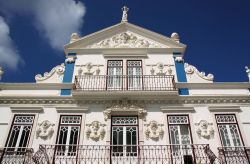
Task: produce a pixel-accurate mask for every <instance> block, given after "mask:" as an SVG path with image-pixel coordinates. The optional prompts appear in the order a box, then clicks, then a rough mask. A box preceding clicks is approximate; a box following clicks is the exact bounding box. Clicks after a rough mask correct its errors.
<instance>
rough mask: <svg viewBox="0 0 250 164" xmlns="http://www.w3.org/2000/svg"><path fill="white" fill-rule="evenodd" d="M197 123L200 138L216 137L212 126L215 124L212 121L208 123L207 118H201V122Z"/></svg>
mask: <svg viewBox="0 0 250 164" xmlns="http://www.w3.org/2000/svg"><path fill="white" fill-rule="evenodd" d="M195 125H196V126H198V128H197V129H196V133H197V134H198V137H199V138H201V137H202V138H205V139H210V138H214V129H213V127H211V126H212V125H213V124H212V123H208V122H207V121H206V120H200V122H199V123H196V124H195Z"/></svg>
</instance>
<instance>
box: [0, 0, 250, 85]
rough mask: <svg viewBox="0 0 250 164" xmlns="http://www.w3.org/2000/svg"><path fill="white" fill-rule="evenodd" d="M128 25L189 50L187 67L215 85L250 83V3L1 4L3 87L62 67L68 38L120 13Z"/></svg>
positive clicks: (23, 0) (17, 0)
mask: <svg viewBox="0 0 250 164" xmlns="http://www.w3.org/2000/svg"><path fill="white" fill-rule="evenodd" d="M123 5H127V6H128V7H129V9H130V10H129V13H128V20H129V22H130V23H133V24H136V25H138V26H141V27H144V28H147V29H149V30H152V31H154V32H157V33H160V34H163V35H166V36H170V35H171V33H172V32H177V33H179V35H180V39H181V42H182V43H184V44H186V45H187V50H186V54H185V62H187V63H189V64H192V65H194V66H196V67H197V68H198V70H200V71H205V72H206V74H207V73H212V74H214V76H215V81H218V82H224V81H225V82H236V81H248V78H247V75H246V73H245V69H244V67H245V66H246V65H248V66H250V53H249V47H250V46H249V44H250V1H249V0H238V1H233V0H232V1H228V0H219V1H218V0H207V1H201V0H188V1H187V0H174V1H168V0H154V1H152V0H146V1H139V0H137V1H135V0H105V1H103V0H101V1H89V0H88V1H87V0H82V1H73V0H8V1H6V0H0V65H1V66H3V67H4V70H5V74H4V76H3V79H2V81H3V82H35V80H34V77H35V75H36V74H43V73H44V72H48V71H50V70H51V69H52V68H53V67H54V66H56V65H59V64H60V63H63V62H64V59H65V57H64V52H63V45H64V44H65V43H67V42H68V41H69V37H70V34H71V33H73V32H78V33H80V35H81V36H84V35H87V34H90V33H93V32H96V31H98V30H101V29H103V28H106V27H109V26H112V25H114V24H117V23H119V22H120V20H121V15H122V12H121V7H122V6H123Z"/></svg>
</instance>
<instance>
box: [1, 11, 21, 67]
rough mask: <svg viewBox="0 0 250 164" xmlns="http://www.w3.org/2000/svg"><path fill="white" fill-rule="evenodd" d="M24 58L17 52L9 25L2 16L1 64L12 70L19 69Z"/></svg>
mask: <svg viewBox="0 0 250 164" xmlns="http://www.w3.org/2000/svg"><path fill="white" fill-rule="evenodd" d="M22 62H23V61H22V59H21V57H20V55H19V54H18V52H17V49H16V47H15V46H14V43H13V41H12V39H11V38H10V29H9V26H8V25H7V24H6V22H5V21H4V19H3V17H1V16H0V66H4V67H8V68H10V69H12V70H15V69H17V66H18V64H20V63H22Z"/></svg>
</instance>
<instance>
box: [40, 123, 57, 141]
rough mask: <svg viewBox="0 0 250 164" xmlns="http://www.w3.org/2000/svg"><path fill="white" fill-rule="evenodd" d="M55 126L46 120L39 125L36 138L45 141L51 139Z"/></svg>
mask: <svg viewBox="0 0 250 164" xmlns="http://www.w3.org/2000/svg"><path fill="white" fill-rule="evenodd" d="M54 126H55V124H53V123H51V122H49V121H48V120H45V121H43V122H41V123H38V129H37V131H36V138H41V139H43V140H47V139H50V138H51V137H52V136H53V134H54V128H53V127H54Z"/></svg>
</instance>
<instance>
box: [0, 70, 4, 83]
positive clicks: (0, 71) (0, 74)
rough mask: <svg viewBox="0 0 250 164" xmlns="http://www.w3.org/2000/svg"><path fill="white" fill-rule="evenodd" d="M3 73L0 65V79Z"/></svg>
mask: <svg viewBox="0 0 250 164" xmlns="http://www.w3.org/2000/svg"><path fill="white" fill-rule="evenodd" d="M3 74H4V70H3V68H2V67H0V80H1V79H2V76H3Z"/></svg>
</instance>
